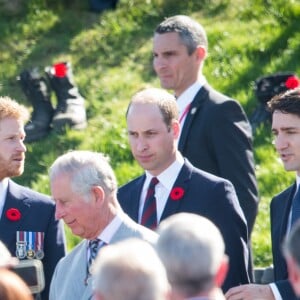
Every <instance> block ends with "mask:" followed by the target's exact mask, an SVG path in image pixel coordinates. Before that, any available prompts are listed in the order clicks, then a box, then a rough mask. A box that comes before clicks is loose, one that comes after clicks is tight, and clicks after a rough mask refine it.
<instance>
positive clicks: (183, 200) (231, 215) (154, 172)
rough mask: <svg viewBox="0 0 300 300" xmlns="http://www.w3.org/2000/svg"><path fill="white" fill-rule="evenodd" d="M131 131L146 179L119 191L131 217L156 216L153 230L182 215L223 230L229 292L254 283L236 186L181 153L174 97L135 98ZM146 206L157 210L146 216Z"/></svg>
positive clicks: (157, 93)
mask: <svg viewBox="0 0 300 300" xmlns="http://www.w3.org/2000/svg"><path fill="white" fill-rule="evenodd" d="M127 129H128V136H129V143H130V146H131V151H132V153H133V156H134V157H135V159H136V160H137V161H138V163H139V164H140V165H141V167H142V168H143V169H144V170H145V171H146V174H144V175H142V176H141V177H138V178H136V179H134V180H133V181H131V182H129V183H128V184H126V185H124V186H123V187H121V188H120V189H119V192H118V199H119V201H120V204H121V206H122V207H123V209H124V210H125V212H126V213H128V214H129V216H130V217H131V218H133V219H134V220H136V221H138V222H140V223H142V224H145V225H146V220H148V219H151V218H150V216H151V217H152V216H154V215H153V214H152V213H154V214H155V217H153V219H155V222H154V221H152V224H151V225H154V226H153V227H155V225H156V224H157V223H159V222H160V221H161V220H163V219H165V218H167V217H168V216H170V215H173V214H175V213H178V212H191V213H196V214H199V215H202V216H205V217H207V218H208V219H210V220H211V221H212V222H213V223H215V224H216V226H218V228H219V229H220V231H221V233H222V235H223V238H224V241H225V244H226V253H227V254H228V256H229V259H230V268H229V273H228V276H227V278H226V281H225V283H224V285H223V289H224V290H227V289H228V288H230V287H232V286H234V285H236V284H242V283H248V282H249V276H248V251H247V242H248V233H247V225H246V221H245V218H244V215H243V213H242V210H241V208H240V205H239V203H238V200H237V196H236V193H235V191H234V188H233V185H232V184H231V183H230V182H229V181H228V180H225V179H223V178H219V177H216V176H214V175H212V174H209V173H207V172H204V171H202V170H199V169H197V168H195V167H194V166H193V165H191V163H190V162H189V161H188V160H187V159H184V158H183V157H182V155H181V154H180V152H179V151H177V140H178V135H179V131H180V125H179V122H178V109H177V104H176V101H175V98H174V96H172V95H171V94H169V93H168V92H166V91H164V90H162V89H155V88H150V89H146V90H143V91H141V92H139V93H137V94H136V95H134V96H133V98H132V100H131V102H130V104H129V107H128V111H127ZM152 177H156V178H157V179H158V183H157V185H156V187H155V198H156V202H155V203H153V204H152V205H153V206H152V205H150V204H148V203H149V202H148V200H149V201H150V198H151V199H152V197H150V198H149V197H148V196H149V194H150V196H151V195H152V196H153V194H154V192H153V191H152V192H151V193H149V192H148V195H147V197H145V196H146V190H147V187H148V185H149V182H150V181H152V179H151V178H152ZM145 198H147V201H145ZM144 202H145V205H144ZM144 206H145V207H152V208H153V209H152V210H151V209H150V210H147V211H146V213H144V212H143V210H144ZM155 206H156V207H155ZM151 220H152V219H151ZM144 222H145V223H144Z"/></svg>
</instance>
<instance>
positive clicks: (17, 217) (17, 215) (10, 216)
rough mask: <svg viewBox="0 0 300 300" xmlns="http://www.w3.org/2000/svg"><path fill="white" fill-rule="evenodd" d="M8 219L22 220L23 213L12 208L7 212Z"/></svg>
mask: <svg viewBox="0 0 300 300" xmlns="http://www.w3.org/2000/svg"><path fill="white" fill-rule="evenodd" d="M6 217H7V219H8V220H10V221H14V222H15V221H19V220H20V219H21V213H20V211H19V210H18V209H16V208H10V209H8V210H7V211H6Z"/></svg>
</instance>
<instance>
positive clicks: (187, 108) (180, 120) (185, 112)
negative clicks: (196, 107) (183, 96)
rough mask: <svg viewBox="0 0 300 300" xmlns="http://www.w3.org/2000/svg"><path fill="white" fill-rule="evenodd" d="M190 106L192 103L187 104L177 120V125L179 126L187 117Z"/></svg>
mask: <svg viewBox="0 0 300 300" xmlns="http://www.w3.org/2000/svg"><path fill="white" fill-rule="evenodd" d="M191 104H192V103H189V104H188V105H187V106H186V108H185V109H184V111H183V113H182V115H181V116H180V118H179V123H180V124H181V122H182V120H183V119H184V117H185V116H186V115H187V113H188V112H189V110H190V108H191Z"/></svg>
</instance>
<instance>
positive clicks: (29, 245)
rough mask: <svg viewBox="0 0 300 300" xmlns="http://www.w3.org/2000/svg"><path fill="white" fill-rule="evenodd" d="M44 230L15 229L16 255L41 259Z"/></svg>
mask: <svg viewBox="0 0 300 300" xmlns="http://www.w3.org/2000/svg"><path fill="white" fill-rule="evenodd" d="M43 248H44V232H33V231H17V243H16V256H17V257H18V258H19V259H24V258H28V259H34V258H37V259H43V258H44V256H45V253H44V250H43Z"/></svg>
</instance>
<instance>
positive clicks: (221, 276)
mask: <svg viewBox="0 0 300 300" xmlns="http://www.w3.org/2000/svg"><path fill="white" fill-rule="evenodd" d="M228 269H229V263H228V256H227V255H224V258H223V260H222V262H221V264H220V267H219V269H218V271H217V274H216V276H215V285H216V286H218V287H221V286H222V284H223V282H224V280H225V278H226V275H227V272H228Z"/></svg>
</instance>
